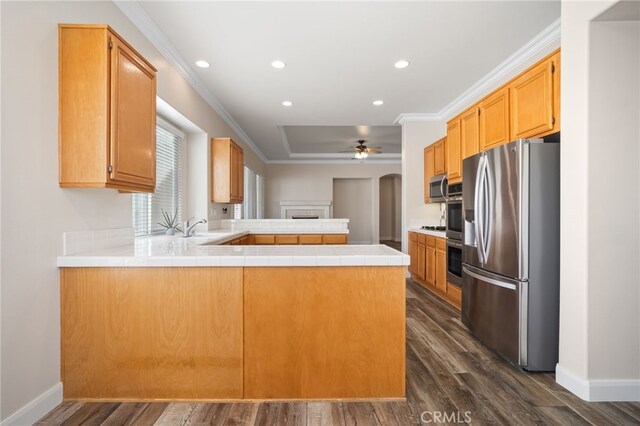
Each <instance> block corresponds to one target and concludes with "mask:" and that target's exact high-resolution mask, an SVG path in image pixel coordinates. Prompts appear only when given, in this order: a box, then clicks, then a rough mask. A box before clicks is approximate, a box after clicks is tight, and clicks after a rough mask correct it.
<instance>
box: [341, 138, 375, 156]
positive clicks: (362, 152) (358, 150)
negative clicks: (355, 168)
mask: <svg viewBox="0 0 640 426" xmlns="http://www.w3.org/2000/svg"><path fill="white" fill-rule="evenodd" d="M357 142H358V145H356V146H354V147H353V149H350V150H348V151H340V152H345V153H346V152H348V153H354V156H355V159H357V160H364V159H365V158H367V157H368V156H369V154H380V153H382V148H380V147H379V146H371V147H368V146H366V145H365V144H364V143H365V142H366V140H364V139H360V140H358V141H357Z"/></svg>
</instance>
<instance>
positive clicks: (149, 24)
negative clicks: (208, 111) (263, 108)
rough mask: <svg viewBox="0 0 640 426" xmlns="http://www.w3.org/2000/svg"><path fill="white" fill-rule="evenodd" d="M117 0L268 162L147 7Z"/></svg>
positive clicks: (134, 21)
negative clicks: (158, 24)
mask: <svg viewBox="0 0 640 426" xmlns="http://www.w3.org/2000/svg"><path fill="white" fill-rule="evenodd" d="M114 3H115V4H116V6H118V8H120V10H121V11H122V13H124V14H125V16H126V17H127V18H129V20H130V21H131V22H132V23H133V25H135V26H136V28H138V30H140V32H141V33H142V34H144V36H145V37H147V38H148V39H149V41H150V42H151V44H153V46H154V47H155V48H156V49H158V51H159V52H160V53H161V54H162V55H163V56H164V57H165V58H166V59H167V60H168V61H169V63H171V64H172V65H173V66H174V67H175V68H176V70H178V72H179V73H180V74H181V75H182V76H183V77H184V79H185V80H187V82H188V83H189V84H190V85H191V87H193V88H194V89H195V91H196V92H198V94H199V95H200V96H202V98H203V99H204V100H205V101H206V102H207V103H208V104H209V105H210V106H211V108H213V110H214V111H215V112H217V113H218V114H219V115H220V117H221V118H222V119H223V120H224V121H225V122H226V123H227V124H228V125H229V127H231V128H232V129H233V131H235V132H236V133H237V134H238V136H240V138H241V139H242V141H243V142H245V143H246V144H247V145H248V146H249V147H250V148H251V149H252V150H253V151H254V152H255V153H256V155H258V157H260V159H261V160H262V161H264V162H265V163H266V162H267V157H266V156H265V155H264V154H263V153H262V151H261V150H260V149H259V148H258V147H257V146H256V144H255V143H253V141H252V140H251V138H250V137H249V136H248V135H247V134H246V133H245V131H244V130H242V128H241V127H240V125H239V124H238V123H237V122H236V121H235V120H234V118H233V117H232V116H231V114H229V112H228V111H227V110H226V109H225V107H224V106H223V105H222V104H221V103H220V101H219V100H218V99H217V98H216V97H215V96H214V95H213V93H211V91H210V90H209V89H208V88H207V86H206V85H205V84H204V82H203V81H202V80H201V79H200V77H198V76H197V75H196V73H195V72H194V71H193V68H191V66H190V65H189V64H188V62H187V61H186V60H185V59H184V58H183V57H182V55H181V54H180V52H179V51H178V49H176V48H175V46H174V45H173V44H172V43H171V41H169V39H168V38H167V36H166V35H165V34H164V33H163V32H162V30H161V29H160V28H159V27H158V26H157V25H156V23H155V22H154V21H153V19H151V17H150V16H149V15H148V14H147V12H145V11H144V9H143V8H142V6H140V4H139V3H138V2H137V1H124V0H114Z"/></svg>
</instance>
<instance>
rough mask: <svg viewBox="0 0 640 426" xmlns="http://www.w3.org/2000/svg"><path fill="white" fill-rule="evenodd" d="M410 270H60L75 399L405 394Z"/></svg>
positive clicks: (68, 389) (66, 360)
mask: <svg viewBox="0 0 640 426" xmlns="http://www.w3.org/2000/svg"><path fill="white" fill-rule="evenodd" d="M404 271H405V268H404V267H403V266H344V267H318V266H316V267H158V268H148V267H147V268H128V267H125V268H109V267H76V268H61V305H62V312H61V320H62V344H61V346H62V368H61V376H62V382H63V385H64V398H65V399H67V400H139V401H150V400H169V401H174V400H175V401H178V400H221V401H222V400H230V401H231V400H241V399H248V400H264V399H273V400H295V399H304V400H309V399H323V400H331V399H349V400H359V399H368V400H373V399H398V398H399V399H402V398H404V396H405V280H404Z"/></svg>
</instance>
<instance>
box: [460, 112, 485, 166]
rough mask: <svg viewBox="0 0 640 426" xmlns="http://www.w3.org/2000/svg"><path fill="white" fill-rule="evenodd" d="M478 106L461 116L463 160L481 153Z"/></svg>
mask: <svg viewBox="0 0 640 426" xmlns="http://www.w3.org/2000/svg"><path fill="white" fill-rule="evenodd" d="M478 111H479V109H478V106H477V105H474V106H473V107H471V108H469V109H468V110H466V111H465V112H463V113H462V115H461V116H460V135H461V138H462V141H461V143H460V145H461V147H462V159H463V160H464V159H465V158H468V157H471V156H473V155H476V154H477V153H478V152H480V133H479V127H480V123H479V118H480V117H479V115H478Z"/></svg>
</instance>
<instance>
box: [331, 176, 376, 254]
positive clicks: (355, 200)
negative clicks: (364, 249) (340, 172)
mask: <svg viewBox="0 0 640 426" xmlns="http://www.w3.org/2000/svg"><path fill="white" fill-rule="evenodd" d="M333 217H334V218H337V219H338V218H347V219H349V244H372V243H373V184H372V180H371V179H370V178H369V179H356V178H334V179H333Z"/></svg>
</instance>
